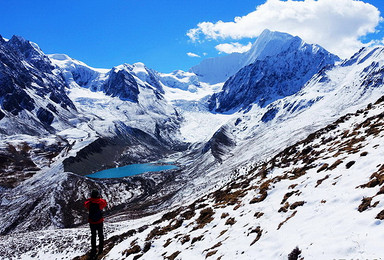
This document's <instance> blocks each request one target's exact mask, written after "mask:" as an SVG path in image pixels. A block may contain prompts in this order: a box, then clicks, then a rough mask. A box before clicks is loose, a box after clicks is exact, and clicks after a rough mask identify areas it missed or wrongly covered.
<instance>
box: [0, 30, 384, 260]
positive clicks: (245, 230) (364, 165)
mask: <svg viewBox="0 0 384 260" xmlns="http://www.w3.org/2000/svg"><path fill="white" fill-rule="evenodd" d="M271 35H272V36H273V35H274V37H277V35H280V34H278V33H271ZM272 36H271V37H270V38H269V39H270V40H271V41H272V42H273V44H269V42H268V41H261V40H262V38H259V43H258V45H259V46H261V47H263V46H264V47H263V48H264V49H265V50H268V51H266V52H262V51H260V52H256V53H255V54H253V55H255V56H258V57H263V59H264V60H257V61H256V62H254V63H252V64H250V65H249V66H247V67H245V68H243V69H241V70H240V71H239V74H238V75H237V74H236V75H234V76H233V77H232V79H235V78H237V79H239V78H240V75H241V76H243V77H244V76H247V80H248V81H249V82H258V80H259V79H260V76H262V73H261V72H264V73H265V71H263V70H262V66H260V64H266V65H268V66H269V68H270V69H269V70H268V71H273V72H274V73H275V74H278V73H280V74H283V73H282V72H283V71H285V72H286V71H287V70H284V68H285V66H284V64H285V65H287V66H286V67H287V68H288V67H289V68H291V69H293V68H295V72H299V73H298V74H297V75H296V76H297V77H295V76H293V77H288V78H287V77H275V78H274V79H275V81H274V82H272V81H263V82H264V83H265V84H266V83H268V85H269V83H271V84H270V86H273V87H274V88H275V89H273V90H270V89H268V88H267V87H266V86H265V88H264V90H265V91H264V92H263V93H262V94H263V95H264V96H263V98H264V99H265V100H264V101H265V102H264V103H263V102H260V101H261V100H258V99H255V100H248V99H237V100H236V98H235V96H233V98H232V100H236V102H237V103H236V105H234V104H232V103H228V104H229V106H228V109H234V108H235V110H233V113H232V114H230V115H229V114H228V115H223V114H215V113H212V112H211V111H209V109H208V102H207V100H208V99H209V98H208V97H207V95H208V96H209V95H210V94H212V93H213V92H215V91H217V90H219V89H220V87H221V85H220V84H219V85H216V86H214V88H211V87H212V85H210V84H206V83H201V82H200V83H199V82H197V81H196V76H195V75H194V74H193V73H189V72H181V71H176V72H174V73H171V74H161V73H158V72H155V71H153V70H151V69H149V68H147V67H146V66H145V65H144V64H142V63H136V64H133V65H129V64H123V65H119V66H116V67H114V68H112V69H110V70H102V69H94V68H91V67H89V66H87V65H85V64H84V63H81V62H79V61H76V60H73V59H71V58H69V57H67V56H64V55H52V56H50V57H51V61H49V60H48V59H47V57H46V56H42V55H43V54H42V52H41V51H37V50H38V49H35V48H37V47H36V46H35V45H33V44H30V43H29V44H30V46H32V47H33V49H35V50H36V52H35V51H32V53H34V55H32V56H30V55H29V54H28V53H29V52H26V53H23V52H20V51H15V52H13V55H14V56H15V57H13V56H12V55H10V56H12V57H10V58H7V59H8V60H5V62H2V63H0V69H3V70H4V71H5V72H6V73H8V74H5V75H9V76H7V78H6V79H8V80H4V81H0V83H1V84H2V85H1V87H2V86H3V85H4V86H12V87H14V88H15V89H17V91H15V92H14V93H16V94H19V93H22V91H21V90H23V91H25V92H26V93H27V94H28V96H30V97H31V99H33V102H35V103H33V104H40V103H39V102H49V103H50V102H51V101H50V98H49V96H48V98H47V95H48V94H49V93H51V92H55V93H60V94H63V99H62V100H61V99H59V100H58V103H55V104H56V106H60V107H61V108H60V109H62V110H60V111H63V113H58V115H57V116H56V117H55V119H54V121H52V124H51V125H50V127H51V128H49V129H52V131H47V130H44V129H48V128H46V127H45V128H44V127H43V128H41V129H43V130H44V131H45V132H42V134H41V135H33V133H31V132H21V133H23V134H22V135H20V134H18V135H13V134H7V135H5V134H3V135H2V136H1V140H0V148H1V150H0V167H1V169H2V170H3V169H5V170H4V171H1V172H0V181H1V184H0V186H2V187H0V212H1V214H0V218H1V219H0V232H2V233H3V234H5V233H7V234H8V235H7V236H3V237H2V241H5V242H4V243H6V244H12V243H14V244H15V239H20V236H18V235H16V234H15V231H17V232H21V231H23V230H29V231H32V230H41V229H48V228H53V229H54V228H62V227H74V228H75V226H77V225H79V224H81V223H84V222H85V214H86V212H84V211H82V209H81V202H82V201H83V200H84V199H85V197H86V196H87V195H88V193H89V190H90V189H92V188H93V187H98V188H100V189H102V190H103V195H104V196H105V197H106V198H107V199H108V200H109V201H110V207H109V208H108V209H107V216H108V218H109V221H111V222H120V221H122V220H125V219H129V218H132V216H133V215H132V214H133V213H134V216H135V217H142V216H143V215H150V214H153V213H155V212H159V211H162V212H163V213H166V214H165V215H164V216H163V217H160V216H161V215H163V214H161V215H160V216H159V215H156V216H149V217H147V218H141V219H139V220H136V221H130V222H120V223H108V224H107V230H108V231H107V232H108V237H109V238H110V239H109V240H108V242H107V243H106V251H105V257H106V259H120V258H122V257H126V258H128V259H133V258H135V259H136V258H137V257H138V256H139V255H140V254H143V255H144V256H143V259H144V258H148V259H152V258H153V259H157V258H159V259H162V258H165V257H168V258H170V259H177V258H182V259H189V258H194V259H195V258H196V259H200V258H201V259H205V258H206V257H215V258H220V257H221V256H222V257H221V259H233V258H238V257H244V259H252V257H254V256H258V258H260V259H263V258H264V259H275V258H277V259H280V258H286V257H287V255H288V254H289V253H290V252H291V251H292V250H293V249H294V248H295V247H296V246H299V248H300V249H301V250H302V254H303V256H304V257H306V259H307V258H309V259H311V257H312V258H313V259H316V257H318V256H319V255H321V256H322V255H324V256H326V258H329V257H330V256H331V255H332V254H333V255H334V256H335V257H339V258H342V257H350V258H351V257H355V258H356V257H361V256H360V255H358V253H359V252H360V251H361V252H363V253H362V255H367V256H368V257H377V255H375V254H374V253H371V252H375V251H373V250H376V251H379V250H380V249H379V248H378V247H377V246H376V245H373V246H371V245H370V244H368V243H366V242H364V241H374V240H375V239H378V236H377V235H376V233H375V231H376V229H375V228H376V226H375V225H376V224H380V223H381V218H382V217H381V215H382V214H381V209H379V207H380V203H381V201H380V202H379V203H376V202H377V201H379V200H380V198H381V197H380V196H381V193H380V190H381V184H382V183H381V174H382V173H383V172H382V169H381V168H382V167H381V161H380V160H381V159H379V158H381V157H382V151H381V150H380V149H379V147H380V143H381V142H382V139H383V138H384V137H383V135H382V134H381V132H382V127H383V124H382V118H383V117H382V113H383V104H382V101H383V100H382V99H380V101H379V102H377V103H376V104H372V103H375V101H376V100H377V99H378V98H379V97H380V96H382V95H383V94H384V87H383V78H384V75H383V71H384V69H383V68H384V62H383V60H384V47H374V48H365V49H362V50H361V51H360V52H358V53H357V54H356V55H354V56H353V57H352V58H351V59H349V60H345V61H343V62H341V63H340V64H337V65H334V66H329V67H325V68H324V69H322V70H321V71H318V70H319V69H321V68H322V67H323V63H322V62H323V61H324V60H326V58H325V59H324V60H322V59H320V58H319V59H305V58H303V57H304V56H305V55H308V56H311V57H331V58H332V57H333V58H335V57H334V56H332V55H330V54H327V53H326V52H325V51H324V52H323V50H322V49H320V48H317V46H315V45H306V44H304V43H302V42H301V41H300V40H299V39H298V38H296V37H288V36H286V35H284V34H282V35H281V37H280V38H279V37H277V38H276V41H277V42H274V41H273V39H275V38H273V37H272ZM265 39H268V38H265ZM287 39H290V40H288V42H290V43H292V44H290V45H289V46H288V47H287V48H286V49H285V51H284V52H283V53H280V52H279V50H280V49H284V48H283V47H282V46H285V45H281V46H280V45H279V44H278V43H281V42H282V41H284V42H285V43H287V41H285V40H287ZM14 41H16V39H15V40H14ZM10 42H11V40H10ZM5 43H6V41H3V43H2V44H3V47H4V46H5V47H4V48H6V47H7V46H6V45H4V44H5ZM295 44H296V45H295ZM15 46H18V45H15ZM21 46H24V45H21ZM273 46H280V47H279V48H276V49H274V48H273ZM292 46H294V47H296V48H293V47H292ZM15 48H16V47H15ZM18 48H19V47H17V49H18ZM263 48H262V49H263ZM21 49H22V48H21ZM33 49H32V50H33ZM4 53H5V54H4V55H6V52H4ZM321 53H323V54H324V56H321ZM267 54H271V55H272V54H273V55H275V56H273V55H272V56H268V55H267ZM316 54H319V56H316ZM4 55H3V56H4ZM263 55H264V56H263ZM284 55H285V56H284ZM327 55H328V56H327ZM3 56H2V57H3ZM30 57H33V58H32V59H31V58H30ZM273 57H275V58H273ZM276 57H279V58H281V59H282V58H283V57H285V58H287V57H288V58H289V59H288V60H287V61H286V63H284V62H282V61H279V62H277V61H278V59H277V58H276ZM294 57H299V58H300V59H298V60H296V59H295V58H294ZM12 59H14V61H13V60H12ZM17 60H18V61H17ZM298 61H299V62H302V63H303V65H305V66H303V67H302V68H301V67H299V66H298ZM303 61H304V62H303ZM51 62H52V63H51ZM311 62H313V63H311ZM13 63H15V64H16V65H17V66H16V65H15V66H14V68H16V69H14V70H13V69H10V68H12V64H13ZM272 63H273V64H275V67H273V66H272V65H273V64H272ZM325 63H327V62H325ZM255 64H256V65H255ZM257 64H259V67H257V66H258V65H257ZM311 64H312V65H313V66H312V65H311ZM53 65H55V66H56V67H54V66H53ZM296 65H297V66H296ZM255 66H256V67H255ZM39 68H41V71H42V73H41V71H40V69H39ZM250 68H257V69H255V70H253V72H254V73H251V72H252V69H250ZM299 68H300V69H299ZM285 69H286V68H285ZM307 73H309V74H312V75H311V76H309V74H307ZM18 76H21V78H22V79H24V77H25V79H26V81H27V82H34V80H39V79H40V78H41V80H42V81H43V82H45V81H46V80H48V79H51V80H52V81H55V80H57V82H59V87H58V89H59V90H56V89H55V88H53V86H52V88H51V85H50V84H47V86H48V87H49V88H48V90H46V89H44V90H43V87H44V86H45V85H44V84H43V85H39V87H36V88H31V87H29V86H28V87H26V88H23V87H20V88H19V84H13V83H14V82H16V83H17V82H18V81H16V80H17V78H18ZM280 76H281V75H280ZM36 78H37V79H36ZM304 78H306V79H309V81H307V82H305V80H304ZM230 81H231V80H230ZM37 82H38V81H37ZM231 82H232V83H233V84H231V86H232V87H231V89H232V88H233V89H234V90H235V89H237V90H239V89H240V87H241V85H242V84H243V83H244V81H242V80H236V81H231ZM272 83H273V84H272ZM293 83H295V84H294V87H295V88H294V91H291V90H292V89H289V88H288V89H287V88H280V89H279V87H281V86H288V85H289V86H291V84H293ZM7 84H8V85H7ZM172 84H173V85H172ZM31 85H33V84H32V83H31ZM227 86H229V85H227ZM242 86H248V87H250V86H251V85H247V84H243V85H242ZM1 89H3V88H1ZM4 89H7V88H4ZM9 89H12V88H9ZM18 89H21V90H20V91H19V90H18ZM25 89H26V90H27V91H26V90H25ZM39 89H42V90H40V91H39ZM231 89H229V88H228V87H226V88H225V91H224V92H226V93H224V92H223V93H222V94H223V95H224V94H228V95H229V94H233V93H234V92H231ZM247 89H248V91H249V92H248V93H249V95H246V96H245V97H248V96H251V95H250V94H252V93H253V92H254V91H255V89H252V88H251V87H250V88H247ZM46 91H48V92H47V93H48V94H47V93H46ZM285 91H286V92H287V93H286V92H285ZM290 91H291V92H290ZM280 92H281V93H280ZM10 93H11V92H10ZM12 93H13V92H12ZM36 93H37V94H36ZM8 94H9V93H8ZM8 94H7V95H8ZM40 94H42V95H41V96H39V95H40ZM258 94H260V93H258ZM287 95H288V96H287ZM22 96H23V97H24V95H22ZM43 97H44V98H43ZM258 97H259V96H258ZM67 99H68V100H69V101H70V102H71V104H72V106H73V107H74V108H72V109H71V108H68V107H63V104H65V103H64V101H65V100H67ZM17 100H18V99H17ZM28 100H29V99H28V98H26V99H23V98H22V99H20V100H18V102H16V104H19V106H20V107H23V106H24V105H25V104H27V105H28V104H29V103H28V102H27V101H28ZM215 100H219V98H217V95H216V99H215ZM223 100H224V97H223ZM227 100H228V99H227ZM2 101H3V100H2ZM19 101H20V102H19ZM62 101H63V102H62ZM255 101H256V102H255ZM31 102H32V101H31ZM53 102H55V101H54V100H53ZM60 102H62V103H60ZM254 102H255V103H254ZM224 103H225V102H219V103H216V104H219V106H215V107H220V104H224ZM370 103H371V104H370ZM3 104H4V103H2V106H1V111H4V106H3ZM55 104H52V105H54V106H55ZM58 104H59V105H58ZM27 108H29V106H24V107H23V109H24V110H26V111H24V112H25V113H27V115H33V113H34V112H35V110H34V109H35V108H33V109H30V110H28V109H27ZM47 108H48V105H47ZM222 108H223V109H224V107H222ZM237 108H247V109H246V110H241V111H237ZM49 109H50V108H49ZM228 109H224V110H222V111H226V112H228ZM357 110H359V111H358V112H356V111H357ZM27 111H28V112H27ZM65 111H67V112H65ZM24 112H23V113H24ZM2 113H4V115H5V116H3V118H0V124H2V122H5V121H3V120H5V119H6V118H17V116H20V114H21V112H19V114H17V115H13V114H12V112H11V111H8V110H6V111H4V112H2ZM66 113H68V114H66ZM347 113H353V115H352V114H351V115H348V116H345V115H346V114H347ZM72 115H75V116H72ZM30 117H32V116H30ZM340 117H341V118H340ZM36 121H37V120H36ZM28 122H29V124H31V125H33V126H35V125H34V123H35V121H28ZM332 122H335V123H334V124H331V123H332ZM39 124H40V123H39ZM37 125H38V124H37ZM327 125H328V127H327ZM4 126H6V125H5V124H4ZM38 126H39V125H38ZM324 127H325V128H324ZM322 128H324V129H323V130H320V129H322ZM38 129H40V128H38ZM311 133H313V134H312V135H309V134H311ZM308 135H309V136H308ZM307 137H308V138H307ZM183 141H190V142H191V143H189V144H188V145H186V144H185V143H183ZM378 145H379V146H378ZM365 152H368V153H365ZM167 156H169V157H167ZM164 157H165V158H166V159H168V160H174V161H176V162H177V163H178V164H179V165H180V166H181V168H180V169H179V170H175V171H172V172H167V173H158V174H144V175H142V176H137V177H130V178H126V179H121V180H97V181H94V180H90V179H88V178H87V177H83V176H80V175H82V174H84V173H88V172H87V171H94V170H98V169H102V168H106V167H115V166H118V165H123V164H127V163H132V162H142V161H144V160H157V159H160V158H164ZM378 165H380V166H378ZM66 171H70V172H72V173H69V172H66ZM374 172H375V173H376V174H373V175H372V173H374ZM327 175H329V176H327ZM368 182H369V183H368ZM3 183H4V184H7V185H4V184H3ZM364 184H366V185H364ZM361 185H363V186H361ZM357 186H360V188H358V189H356V187H357ZM79 187H80V188H79ZM363 187H365V188H364V189H363ZM368 187H371V188H368ZM79 189H80V190H81V191H79ZM317 191H318V195H314V194H316V192H317ZM292 192H293V193H292ZM121 194H122V196H120V195H121ZM60 196H64V198H65V199H61V198H60ZM363 196H366V197H372V199H371V200H369V199H368V200H367V199H364V201H363V202H365V203H361V199H362V198H363ZM376 200H377V201H376ZM74 201H75V202H74ZM345 201H347V202H348V203H346V204H347V207H346V208H345V212H346V213H344V212H342V214H350V215H351V216H352V219H350V220H349V221H344V222H343V221H340V218H341V215H342V214H341V213H340V214H338V213H335V214H332V213H333V211H334V210H335V208H339V207H340V205H341V202H343V203H344V202H345ZM286 202H288V204H286ZM363 204H364V205H363ZM360 205H361V207H359V206H360ZM72 206H73V207H74V208H71V207H72ZM170 207H172V211H171V209H170ZM375 207H376V208H375ZM356 209H357V210H356ZM359 210H360V211H361V212H363V213H359ZM316 211H317V212H320V213H319V216H321V217H324V219H325V220H324V221H323V222H321V219H320V218H317V217H316V216H315V217H314V215H313V212H316ZM68 212H70V213H71V214H68ZM263 213H264V214H263ZM379 213H380V214H379ZM328 216H329V217H328ZM376 216H377V217H378V219H379V220H375V217H376ZM315 220H316V221H315ZM31 223H33V225H31ZM250 223H253V224H250ZM298 223H308V225H307V224H305V225H303V226H302V227H300V228H298ZM316 223H323V224H324V225H325V224H327V225H328V223H330V224H329V226H335V227H338V228H343V229H344V230H351V228H350V227H352V226H355V225H357V224H359V223H360V224H361V223H363V224H364V225H366V226H367V227H366V229H364V231H366V232H365V233H363V229H358V231H356V234H357V235H356V236H355V235H350V234H349V233H348V232H338V231H336V232H335V231H334V230H331V231H332V232H333V233H334V234H335V235H334V236H333V234H332V236H331V235H329V233H328V232H326V230H325V229H324V230H323V228H322V226H320V225H316ZM76 231H78V235H75V234H76ZM12 232H14V233H12ZM85 232H86V229H84V228H83V227H80V228H78V229H76V228H75V231H74V230H73V229H72V230H64V229H63V230H60V231H57V230H55V231H52V232H51V231H45V232H36V233H34V232H29V233H25V234H23V237H24V239H20V241H18V242H17V243H16V245H15V246H14V247H12V246H10V247H2V248H1V249H0V255H1V256H3V255H4V256H5V257H9V256H11V257H14V256H12V254H13V255H15V258H18V257H19V256H20V257H21V256H22V257H24V258H30V257H32V256H34V257H52V258H71V257H74V256H76V255H81V254H84V253H85V252H86V250H87V247H86V245H87V242H86V241H87V240H88V238H87V237H86V236H85V235H84V234H85ZM294 232H296V233H294ZM316 232H317V233H319V234H321V236H323V237H325V238H329V240H330V241H335V240H336V239H339V240H341V241H347V240H348V239H350V240H355V241H358V244H359V245H360V246H361V248H357V247H354V246H353V245H352V244H349V243H347V242H346V243H345V244H342V245H340V246H338V247H337V248H332V247H331V248H330V249H329V252H328V251H326V250H323V249H322V248H324V242H323V241H319V240H317V239H316V237H314V236H312V233H316ZM332 232H331V233H332ZM293 233H294V234H293ZM56 234H59V238H62V237H65V234H67V235H68V236H67V238H66V239H65V245H66V247H65V249H64V248H63V245H62V244H60V241H58V240H57V238H55V235H56ZM287 234H288V235H287ZM365 234H366V236H365V237H364V239H365V240H363V239H362V238H361V237H363V235H365ZM284 235H286V236H287V237H288V238H289V239H284ZM328 236H329V237H328ZM71 238H73V239H74V240H75V242H73V241H72V242H71ZM39 239H40V240H39ZM41 239H43V240H44V241H46V244H44V245H42V246H41V247H38V249H41V252H40V253H39V252H37V251H35V249H37V247H36V248H34V247H33V246H31V245H37V244H39V241H41ZM333 239H334V240H333ZM271 241H276V242H274V243H271ZM82 242H83V243H82ZM236 242H241V243H236ZM233 245H236V247H234V246H233ZM364 246H365V248H364ZM15 247H17V250H16V249H15ZM16 251H17V252H16ZM16 254H18V255H16ZM343 254H344V255H345V256H344V255H343ZM332 257H333V256H332Z"/></svg>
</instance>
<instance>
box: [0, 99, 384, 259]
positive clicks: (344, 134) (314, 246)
mask: <svg viewBox="0 0 384 260" xmlns="http://www.w3.org/2000/svg"><path fill="white" fill-rule="evenodd" d="M383 118H384V98H381V100H380V101H379V102H377V103H376V104H373V105H369V106H368V107H367V108H366V109H362V110H359V111H357V112H356V113H355V114H349V115H346V116H343V117H342V118H340V119H339V120H337V121H336V122H334V123H333V124H330V125H328V126H327V127H326V128H323V129H321V130H319V131H317V132H315V133H313V134H311V135H309V136H308V137H307V138H306V139H305V140H303V141H300V142H298V143H296V144H294V145H292V146H290V147H288V148H287V149H285V150H284V151H283V152H281V153H279V154H277V155H276V156H274V157H272V158H271V159H270V160H268V161H265V162H260V163H258V164H257V165H248V166H246V167H241V168H238V169H237V171H236V172H237V176H236V177H234V179H233V181H231V182H229V183H228V184H226V185H224V186H223V187H221V188H219V189H218V190H214V191H213V192H211V193H209V194H207V195H206V196H203V197H200V198H198V199H197V200H196V201H194V202H193V203H192V204H189V205H184V206H182V207H180V208H174V209H173V210H172V211H168V212H167V213H166V214H164V215H162V216H161V214H159V215H156V216H151V217H148V218H142V219H139V220H137V221H129V222H120V223H118V224H113V223H108V221H107V224H106V229H107V234H108V235H107V238H108V241H107V243H106V251H105V255H104V257H103V259H137V257H138V256H139V255H142V256H141V258H142V259H164V258H169V259H206V258H208V259H209V258H212V259H217V258H219V259H235V258H239V259H287V256H288V254H290V253H291V252H292V251H293V249H295V248H296V247H298V248H299V249H300V250H301V256H302V257H304V259H380V257H381V256H382V255H383V254H384V250H383V248H382V246H381V244H380V242H379V241H381V240H382V239H383V234H382V232H381V231H380V230H381V226H382V225H383V222H382V221H383V220H384V207H383V205H382V204H383V201H384V200H383V199H384V197H383V194H384V192H383V189H384V187H383V185H384V181H383V178H384V165H383V163H382V158H383V156H384V152H383V149H381V148H380V147H381V146H382V144H383V141H384V134H383V133H384V131H383V130H384V119H383ZM86 233H87V228H86V227H84V228H80V229H75V230H73V229H67V230H65V229H63V230H59V231H44V232H36V233H26V234H24V235H22V236H19V235H17V236H5V237H3V244H4V245H5V246H4V247H2V249H1V250H2V251H1V252H2V253H1V254H2V255H4V256H8V255H9V254H10V253H15V252H16V251H17V252H18V254H19V255H18V256H15V257H20V258H21V259H28V258H30V257H32V256H35V257H36V256H39V257H46V258H47V257H49V258H50V259H71V258H72V257H74V256H76V255H79V254H84V253H85V252H86V251H87V246H86V245H87V243H88V242H87V240H88V239H89V237H88V236H89V235H88V236H87V234H86ZM60 237H62V238H63V239H57V238H60ZM41 241H43V243H41ZM60 241H61V242H60ZM37 244H38V245H39V246H38V248H36V247H34V246H33V245H37ZM16 248H17V250H16V251H15V249H16Z"/></svg>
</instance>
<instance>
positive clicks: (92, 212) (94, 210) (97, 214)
mask: <svg viewBox="0 0 384 260" xmlns="http://www.w3.org/2000/svg"><path fill="white" fill-rule="evenodd" d="M88 218H89V219H90V220H91V221H92V222H97V221H99V220H100V219H102V218H103V212H102V211H101V209H100V207H99V204H97V203H93V202H91V203H90V204H89V217H88Z"/></svg>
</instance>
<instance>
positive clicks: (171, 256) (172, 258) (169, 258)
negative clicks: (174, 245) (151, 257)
mask: <svg viewBox="0 0 384 260" xmlns="http://www.w3.org/2000/svg"><path fill="white" fill-rule="evenodd" d="M180 253H181V252H180V251H176V252H174V253H173V254H172V255H170V256H167V257H166V259H168V260H175V258H176V257H177V256H178V255H179V254H180Z"/></svg>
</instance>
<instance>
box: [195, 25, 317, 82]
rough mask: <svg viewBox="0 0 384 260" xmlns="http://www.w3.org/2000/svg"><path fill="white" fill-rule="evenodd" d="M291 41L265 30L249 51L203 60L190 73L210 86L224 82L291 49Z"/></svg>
mask: <svg viewBox="0 0 384 260" xmlns="http://www.w3.org/2000/svg"><path fill="white" fill-rule="evenodd" d="M292 41H297V37H294V36H292V35H290V34H287V33H281V32H273V31H270V30H267V29H266V30H264V31H263V32H262V33H261V34H260V36H259V37H258V38H257V39H256V41H255V42H254V43H253V45H252V47H251V49H250V50H249V51H247V52H244V53H232V54H229V55H225V56H220V57H216V58H209V59H206V60H203V61H202V62H201V63H200V64H199V65H196V66H194V67H192V68H191V69H190V72H193V73H195V74H196V75H198V76H199V79H200V80H201V81H202V82H208V83H210V84H216V83H219V82H225V81H227V79H229V78H230V77H231V76H233V75H235V74H236V73H237V72H238V71H239V70H240V69H241V68H243V67H245V66H247V65H249V64H252V63H254V62H255V61H257V60H259V61H263V60H267V59H268V57H271V56H277V55H279V54H281V53H285V52H286V51H287V50H288V49H289V48H291V42H292ZM308 47H309V46H307V48H308ZM311 47H312V48H313V49H318V50H321V49H322V48H321V47H320V46H316V45H311Z"/></svg>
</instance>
